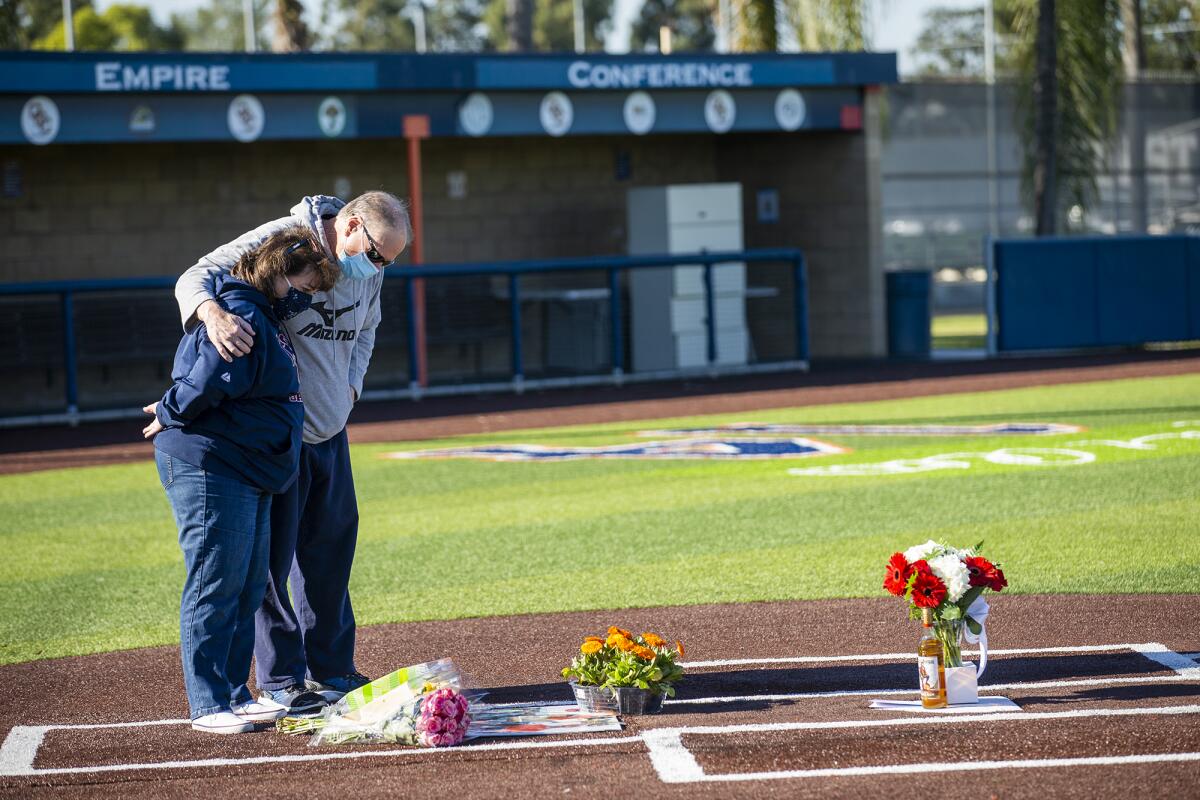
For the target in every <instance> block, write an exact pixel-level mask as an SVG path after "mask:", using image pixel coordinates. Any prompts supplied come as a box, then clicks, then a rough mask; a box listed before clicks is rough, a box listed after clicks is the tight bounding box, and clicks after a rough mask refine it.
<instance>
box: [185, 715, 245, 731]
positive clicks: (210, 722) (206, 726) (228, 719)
mask: <svg viewBox="0 0 1200 800" xmlns="http://www.w3.org/2000/svg"><path fill="white" fill-rule="evenodd" d="M192 730H194V731H204V732H205V733H249V732H250V731H252V730H254V723H253V722H250V721H249V720H246V719H243V718H241V717H239V716H238V715H237V714H234V713H233V712H232V711H218V712H217V713H215V714H205V715H204V716H203V717H196V718H195V719H194V720H192Z"/></svg>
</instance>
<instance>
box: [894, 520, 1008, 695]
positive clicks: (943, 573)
mask: <svg viewBox="0 0 1200 800" xmlns="http://www.w3.org/2000/svg"><path fill="white" fill-rule="evenodd" d="M982 549H983V542H980V543H979V544H977V545H975V546H974V547H971V548H967V549H965V550H960V549H958V548H955V547H951V546H949V545H947V544H944V543H942V542H935V541H933V540H930V541H928V542H925V544H919V545H917V546H915V547H910V548H908V549H907V550H905V551H904V552H903V553H894V554H893V555H892V557H891V558H890V559H889V560H888V564H887V575H886V576H885V577H884V580H883V588H884V589H886V590H888V591H889V592H891V593H892V594H894V595H896V596H897V597H904V598H906V599H907V600H908V602H909V608H908V616H909V619H920V618H921V614H922V610H923V609H926V608H928V609H931V610H932V612H933V619H934V627H935V628H936V631H937V634H938V638H940V639H941V640H942V644H943V646H944V648H945V659H946V666H948V667H957V666H961V665H962V651H961V643H960V640H961V638H962V636H963V633H964V631H963V627H964V626H965V627H966V631H967V636H968V638H969V639H970V640H971V641H978V640H979V637H980V636H981V635H982V634H983V622H984V620H985V619H986V618H987V613H988V606H987V602H986V601H985V600H984V599H983V597H982V595H983V593H984V591H986V590H989V589H990V590H991V591H993V592H999V591H1001V590H1002V589H1004V588H1005V587H1006V586H1008V581H1007V580H1006V579H1005V577H1004V572H1003V571H1002V570H1001V569H1000V567H999V566H998V565H997V564H993V563H992V562H990V561H988V560H987V559H986V558H984V557H983V556H981V555H979V553H980V551H982ZM982 672H983V670H982V668H981V669H980V673H981V674H982Z"/></svg>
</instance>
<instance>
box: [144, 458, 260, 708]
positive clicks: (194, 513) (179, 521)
mask: <svg viewBox="0 0 1200 800" xmlns="http://www.w3.org/2000/svg"><path fill="white" fill-rule="evenodd" d="M154 455H155V461H156V462H157V463H158V477H159V480H161V481H162V485H163V488H164V489H166V491H167V499H168V500H170V502H171V509H172V510H173V511H174V513H175V525H176V527H178V528H179V546H180V548H182V549H183V561H184V565H185V567H186V569H187V577H186V578H185V580H184V583H183V597H182V599H181V601H180V603H179V645H180V654H181V655H182V657H183V682H184V686H185V687H186V689H187V696H188V705H189V706H190V707H191V713H192V719H195V718H196V717H202V716H204V715H206V714H213V713H215V712H217V711H224V710H228V709H229V708H230V706H231V705H236V704H238V703H245V702H247V701H249V700H251V699H252V698H251V695H250V690H249V689H247V688H246V679H247V678H248V677H249V675H250V656H251V654H252V653H253V652H254V612H255V611H257V610H258V607H259V606H260V605H261V604H262V599H263V593H264V592H265V591H266V586H267V560H268V555H269V552H270V541H271V536H270V516H271V495H269V494H267V493H266V492H264V491H262V490H261V489H258V488H257V487H254V486H251V485H250V484H247V483H242V482H241V481H238V480H235V479H233V478H226V477H225V476H223V475H217V474H214V473H212V472H208V471H206V470H204V469H201V468H200V467H197V466H193V465H192V464H188V463H185V462H183V461H180V460H179V459H178V458H174V457H172V456H169V455H166V454H165V453H161V452H158V451H157V450H156V451H155V454H154Z"/></svg>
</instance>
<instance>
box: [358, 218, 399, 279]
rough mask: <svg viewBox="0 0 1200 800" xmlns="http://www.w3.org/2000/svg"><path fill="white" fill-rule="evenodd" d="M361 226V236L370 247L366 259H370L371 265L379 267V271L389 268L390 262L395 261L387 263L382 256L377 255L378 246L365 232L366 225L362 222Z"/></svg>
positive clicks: (369, 234) (368, 233) (367, 232)
mask: <svg viewBox="0 0 1200 800" xmlns="http://www.w3.org/2000/svg"><path fill="white" fill-rule="evenodd" d="M361 224H362V229H363V235H364V236H366V237H367V244H369V245H371V246H370V247H368V248H367V250H366V253H367V258H368V259H370V261H371V263H372V264H374V265H375V266H377V267H379V268H380V269H383V268H384V267H390V266H391V265H392V261H395V259H392V261H388V260H387V259H386V258H384V257H383V256H382V255H380V254H379V244H378V243H377V242H376V241H375V240H374V239H372V238H371V233H370V232H369V231H368V230H367V223H365V222H363V223H361Z"/></svg>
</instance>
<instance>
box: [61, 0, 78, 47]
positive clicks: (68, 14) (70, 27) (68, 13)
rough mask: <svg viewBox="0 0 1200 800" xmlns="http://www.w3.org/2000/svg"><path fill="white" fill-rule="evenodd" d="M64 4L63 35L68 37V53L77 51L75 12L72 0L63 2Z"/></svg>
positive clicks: (63, 0)
mask: <svg viewBox="0 0 1200 800" xmlns="http://www.w3.org/2000/svg"><path fill="white" fill-rule="evenodd" d="M62 4H63V33H65V34H66V35H67V52H68V53H70V52H73V51H74V50H75V10H74V9H72V8H71V0H62Z"/></svg>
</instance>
